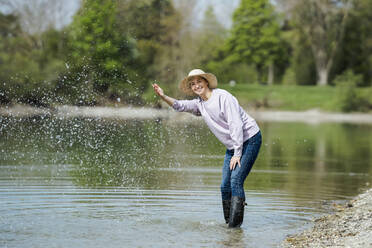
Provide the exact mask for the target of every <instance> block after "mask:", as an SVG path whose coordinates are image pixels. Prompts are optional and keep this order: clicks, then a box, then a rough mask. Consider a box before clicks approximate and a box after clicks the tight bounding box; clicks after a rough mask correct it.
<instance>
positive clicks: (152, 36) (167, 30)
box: [117, 0, 181, 102]
mask: <svg viewBox="0 0 372 248" xmlns="http://www.w3.org/2000/svg"><path fill="white" fill-rule="evenodd" d="M117 18H118V23H120V25H118V27H117V30H118V32H119V33H126V34H127V35H130V36H132V37H134V39H135V40H136V44H137V46H136V49H137V56H138V57H137V58H136V60H134V61H133V63H132V64H133V66H134V67H135V68H136V70H137V71H138V73H139V74H140V78H141V79H142V81H143V85H142V89H143V91H146V89H148V91H150V92H152V93H153V91H152V89H151V88H149V86H150V82H153V81H154V80H157V81H160V82H161V84H162V85H167V86H169V85H171V84H174V82H175V80H176V78H177V76H176V72H175V70H174V68H175V61H174V60H175V48H176V47H177V42H178V41H177V40H178V37H177V35H178V31H179V26H180V22H181V21H180V16H179V14H178V13H177V11H176V10H175V9H174V7H173V4H172V1H170V0H128V1H120V2H118V17H117ZM138 80H139V79H138ZM143 91H142V92H143ZM142 92H140V93H142ZM144 100H145V101H150V102H153V98H152V97H150V98H149V97H146V96H144Z"/></svg>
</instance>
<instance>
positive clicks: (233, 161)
mask: <svg viewBox="0 0 372 248" xmlns="http://www.w3.org/2000/svg"><path fill="white" fill-rule="evenodd" d="M236 164H238V165H239V167H241V165H240V157H239V156H233V157H232V158H231V160H230V170H234V169H235V166H236Z"/></svg>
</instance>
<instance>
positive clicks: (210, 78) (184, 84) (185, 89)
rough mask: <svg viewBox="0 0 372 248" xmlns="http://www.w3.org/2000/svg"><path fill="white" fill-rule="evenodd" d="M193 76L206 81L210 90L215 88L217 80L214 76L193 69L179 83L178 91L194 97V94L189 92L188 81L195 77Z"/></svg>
mask: <svg viewBox="0 0 372 248" xmlns="http://www.w3.org/2000/svg"><path fill="white" fill-rule="evenodd" d="M195 76H200V77H202V78H204V79H205V80H207V82H208V87H209V88H210V89H214V88H217V78H216V76H215V75H213V74H212V73H206V72H204V71H202V70H200V69H194V70H192V71H190V72H189V75H187V77H185V78H184V79H183V80H182V81H181V84H180V89H181V90H182V91H183V92H185V93H186V94H187V95H194V92H193V91H192V90H191V87H190V83H189V80H190V78H192V77H195Z"/></svg>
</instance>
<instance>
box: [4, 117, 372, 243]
mask: <svg viewBox="0 0 372 248" xmlns="http://www.w3.org/2000/svg"><path fill="white" fill-rule="evenodd" d="M0 121H1V122H0V124H1V125H0V152H1V156H0V246H1V247H105V248H109V247H277V246H278V245H279V244H280V242H281V241H282V240H283V239H285V238H286V236H287V235H288V234H293V233H296V232H298V231H300V230H303V229H304V228H307V227H310V223H311V220H312V219H313V218H314V217H317V216H319V215H321V214H325V213H329V212H331V211H332V210H331V209H332V208H331V205H332V204H333V203H335V202H342V201H344V200H347V199H350V198H352V197H353V196H355V195H357V194H358V193H360V192H361V191H362V190H364V189H367V188H369V184H370V183H371V182H372V173H371V172H372V155H371V154H372V126H368V125H350V124H319V125H307V124H301V123H259V125H260V127H261V129H262V135H263V145H262V148H261V152H260V154H259V158H258V160H257V161H256V164H255V165H254V167H253V171H252V172H251V174H250V175H249V176H248V178H247V180H246V182H245V191H246V198H247V203H248V206H247V207H246V209H245V219H244V223H243V225H242V227H241V228H240V229H228V228H227V227H226V225H225V224H224V220H223V215H222V206H221V205H222V204H221V197H220V191H219V185H220V179H221V166H222V163H223V157H224V152H225V148H224V147H223V145H221V144H220V143H219V142H218V141H217V140H216V138H215V137H214V136H213V135H212V134H211V133H210V131H209V130H208V128H207V127H206V126H205V125H204V124H203V123H202V122H192V123H168V122H166V121H161V120H153V121H119V120H116V121H115V120H111V121H109V120H99V119H78V118H75V119H55V118H50V117H45V118H44V117H39V118H29V119H15V118H13V119H11V118H1V117H0Z"/></svg>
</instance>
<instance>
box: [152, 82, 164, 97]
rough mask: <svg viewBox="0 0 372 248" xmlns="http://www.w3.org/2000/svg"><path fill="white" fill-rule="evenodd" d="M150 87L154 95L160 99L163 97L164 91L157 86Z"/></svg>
mask: <svg viewBox="0 0 372 248" xmlns="http://www.w3.org/2000/svg"><path fill="white" fill-rule="evenodd" d="M152 87H153V88H154V91H155V93H156V95H158V96H160V97H164V91H163V89H162V88H160V87H159V85H157V84H152Z"/></svg>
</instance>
